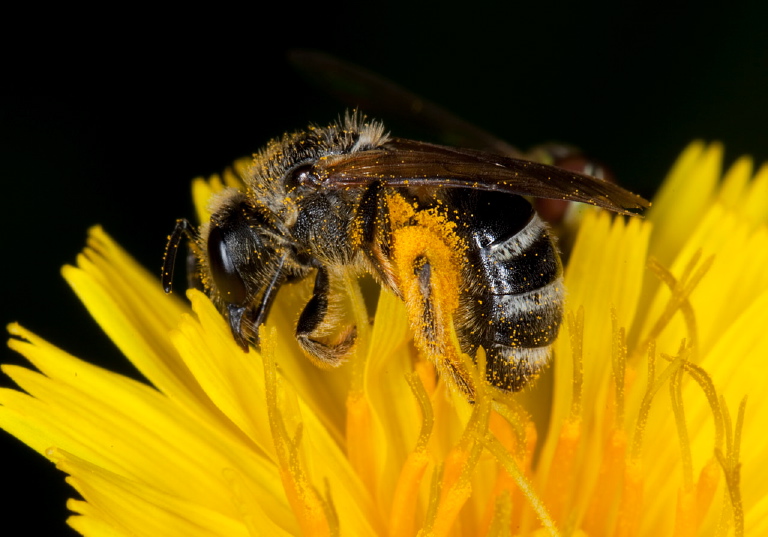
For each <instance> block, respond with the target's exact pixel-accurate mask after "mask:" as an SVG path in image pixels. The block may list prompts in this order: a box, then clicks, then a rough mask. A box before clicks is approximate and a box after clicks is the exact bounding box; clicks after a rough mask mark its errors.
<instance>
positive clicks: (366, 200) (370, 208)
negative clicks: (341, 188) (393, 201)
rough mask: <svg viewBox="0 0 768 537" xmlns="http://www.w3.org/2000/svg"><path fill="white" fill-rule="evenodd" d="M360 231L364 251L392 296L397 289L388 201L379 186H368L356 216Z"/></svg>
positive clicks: (378, 184)
mask: <svg viewBox="0 0 768 537" xmlns="http://www.w3.org/2000/svg"><path fill="white" fill-rule="evenodd" d="M355 220H356V222H357V224H358V225H359V227H360V232H361V236H360V240H361V242H362V244H364V245H365V246H366V247H365V248H364V249H363V251H364V252H365V255H366V257H367V258H368V261H370V263H371V265H372V266H373V269H374V270H375V272H376V274H377V275H378V276H379V277H380V278H381V280H382V282H384V283H385V284H386V285H387V286H388V287H389V288H390V289H391V290H392V291H394V292H395V294H398V295H399V294H400V293H399V290H398V288H397V284H396V279H395V276H394V269H393V267H392V263H391V259H392V248H391V244H392V224H391V222H390V218H389V207H388V204H387V198H386V196H384V191H383V188H382V185H381V183H380V182H378V181H376V182H374V183H371V184H370V185H369V186H368V188H367V189H366V190H365V193H364V194H363V196H362V198H361V200H360V204H359V206H358V208H357V212H356V214H355Z"/></svg>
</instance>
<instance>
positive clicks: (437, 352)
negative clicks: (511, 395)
mask: <svg viewBox="0 0 768 537" xmlns="http://www.w3.org/2000/svg"><path fill="white" fill-rule="evenodd" d="M413 274H414V276H415V277H416V282H417V285H418V294H419V297H420V300H418V301H417V302H418V303H419V305H418V311H417V312H418V322H417V323H414V324H415V326H416V327H417V330H416V334H415V339H416V345H417V347H418V348H419V350H420V351H421V352H422V353H424V354H426V355H427V356H428V357H430V359H431V360H432V362H433V363H434V364H435V365H437V368H438V371H440V374H441V375H448V376H449V377H450V378H451V379H452V380H453V382H454V384H455V386H457V387H458V388H459V389H460V390H461V391H462V392H464V393H465V394H466V395H467V397H468V398H469V399H470V401H473V400H474V393H475V392H474V387H473V386H472V382H471V381H470V379H469V377H468V374H467V372H466V371H465V369H464V367H463V366H462V365H461V358H460V357H459V356H458V355H457V352H456V350H457V349H455V348H454V346H453V344H452V343H451V341H450V337H449V335H448V333H447V329H446V327H447V325H448V323H449V322H451V321H450V320H448V319H446V318H445V317H446V315H447V314H446V313H445V312H444V311H443V308H442V307H441V306H442V305H441V304H440V301H439V297H437V298H436V297H435V293H433V282H432V265H431V264H430V263H429V260H428V259H427V258H426V257H419V258H417V259H416V260H415V263H414V266H413ZM412 305H413V303H412V301H409V307H411V306H412ZM412 320H413V316H412Z"/></svg>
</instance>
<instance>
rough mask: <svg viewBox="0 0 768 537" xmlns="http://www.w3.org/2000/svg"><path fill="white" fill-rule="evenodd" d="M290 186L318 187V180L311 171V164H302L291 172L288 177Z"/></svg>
mask: <svg viewBox="0 0 768 537" xmlns="http://www.w3.org/2000/svg"><path fill="white" fill-rule="evenodd" d="M288 184H289V185H291V186H306V185H315V186H316V185H319V184H320V178H319V177H318V176H317V174H315V172H314V171H312V165H311V164H303V165H301V166H298V167H296V168H294V169H293V170H291V172H290V174H289V177H288Z"/></svg>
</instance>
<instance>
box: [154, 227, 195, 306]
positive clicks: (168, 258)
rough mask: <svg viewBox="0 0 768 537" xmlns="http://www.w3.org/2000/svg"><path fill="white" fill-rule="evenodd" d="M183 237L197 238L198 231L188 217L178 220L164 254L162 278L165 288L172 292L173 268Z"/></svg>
mask: <svg viewBox="0 0 768 537" xmlns="http://www.w3.org/2000/svg"><path fill="white" fill-rule="evenodd" d="M182 237H186V238H187V239H189V240H191V241H193V242H194V241H195V239H197V232H196V231H195V229H194V227H193V226H192V224H190V223H189V220H187V219H186V218H180V219H179V220H176V226H175V227H174V228H173V233H171V234H170V235H169V236H168V244H167V245H166V247H165V256H163V270H162V272H161V274H160V279H161V280H162V282H163V290H165V292H166V293H170V292H171V291H172V290H173V270H174V267H175V266H176V253H177V252H178V251H179V243H181V239H182Z"/></svg>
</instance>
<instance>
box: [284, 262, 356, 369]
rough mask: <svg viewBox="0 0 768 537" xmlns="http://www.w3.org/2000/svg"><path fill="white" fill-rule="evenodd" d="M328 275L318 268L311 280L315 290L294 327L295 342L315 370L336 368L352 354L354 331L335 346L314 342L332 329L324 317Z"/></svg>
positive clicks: (321, 268)
mask: <svg viewBox="0 0 768 537" xmlns="http://www.w3.org/2000/svg"><path fill="white" fill-rule="evenodd" d="M330 288H331V286H330V281H329V279H328V271H327V270H326V269H325V268H323V267H319V268H318V269H317V276H315V288H314V291H313V292H312V298H311V299H309V302H307V305H306V306H305V307H304V311H302V312H301V315H300V316H299V321H298V323H297V324H296V339H297V340H298V342H299V345H301V348H302V350H303V351H304V353H305V354H306V355H307V356H308V357H309V358H310V359H311V360H312V361H313V362H314V363H315V364H316V365H318V366H319V367H322V368H325V369H327V368H330V367H338V366H340V365H341V364H342V363H343V362H344V359H345V358H346V357H347V356H348V355H349V353H350V352H351V351H352V348H353V347H354V344H355V335H356V330H355V328H354V327H352V328H349V329H348V330H346V331H345V332H344V333H343V334H342V335H341V337H340V339H339V340H338V341H337V342H335V343H324V342H322V341H319V340H318V339H317V338H319V337H322V336H324V335H326V334H327V333H328V332H330V331H331V329H332V328H333V324H332V322H329V320H328V319H326V317H327V316H328V309H329V301H328V296H329V294H330Z"/></svg>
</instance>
